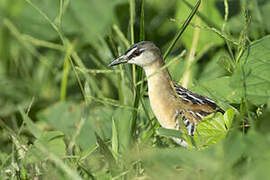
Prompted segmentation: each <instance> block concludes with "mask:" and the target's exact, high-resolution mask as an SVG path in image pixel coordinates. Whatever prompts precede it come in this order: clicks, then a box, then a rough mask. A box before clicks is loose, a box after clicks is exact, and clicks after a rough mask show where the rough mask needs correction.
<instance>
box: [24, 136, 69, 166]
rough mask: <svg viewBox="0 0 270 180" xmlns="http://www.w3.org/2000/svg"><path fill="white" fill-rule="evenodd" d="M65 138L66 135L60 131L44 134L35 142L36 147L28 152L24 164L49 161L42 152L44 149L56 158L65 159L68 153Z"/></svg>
mask: <svg viewBox="0 0 270 180" xmlns="http://www.w3.org/2000/svg"><path fill="white" fill-rule="evenodd" d="M63 137H64V134H63V133H62V132H60V131H48V132H43V133H42V135H41V136H40V138H38V139H37V140H36V141H35V142H34V145H33V146H32V147H31V148H30V149H29V150H28V151H27V153H26V157H25V162H24V163H26V164H28V163H36V162H40V161H44V160H47V158H48V157H47V155H46V154H44V153H43V152H42V151H41V150H40V149H44V148H46V150H47V151H48V152H50V153H53V154H54V155H56V156H59V157H63V156H64V155H65V152H66V145H65V143H64V140H63Z"/></svg>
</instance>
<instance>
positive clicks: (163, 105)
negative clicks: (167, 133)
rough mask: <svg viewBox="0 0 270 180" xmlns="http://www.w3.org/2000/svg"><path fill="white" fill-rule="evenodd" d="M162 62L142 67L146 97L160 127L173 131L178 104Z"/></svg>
mask: <svg viewBox="0 0 270 180" xmlns="http://www.w3.org/2000/svg"><path fill="white" fill-rule="evenodd" d="M163 66H164V63H163V61H161V60H160V61H156V62H154V63H152V64H151V65H148V66H146V67H144V70H145V73H146V76H147V81H148V95H149V100H150V104H151V107H152V110H153V112H154V114H155V115H156V117H157V119H158V121H159V123H160V124H161V126H162V127H165V128H169V129H175V128H176V124H175V118H174V117H175V116H176V114H177V112H178V109H179V108H178V106H179V102H178V101H177V99H176V98H175V94H174V90H173V87H172V80H171V77H170V74H169V72H168V69H167V68H162V67H163Z"/></svg>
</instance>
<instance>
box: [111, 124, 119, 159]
mask: <svg viewBox="0 0 270 180" xmlns="http://www.w3.org/2000/svg"><path fill="white" fill-rule="evenodd" d="M118 150H119V143H118V131H117V127H116V124H115V122H114V119H112V151H113V153H114V154H115V156H114V157H115V159H117V155H118Z"/></svg>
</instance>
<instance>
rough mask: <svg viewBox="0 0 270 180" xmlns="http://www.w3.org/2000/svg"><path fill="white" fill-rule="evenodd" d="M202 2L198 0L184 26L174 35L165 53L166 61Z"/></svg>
mask: <svg viewBox="0 0 270 180" xmlns="http://www.w3.org/2000/svg"><path fill="white" fill-rule="evenodd" d="M200 4H201V0H199V1H198V2H197V4H196V5H195V6H194V8H193V9H192V11H191V13H190V14H189V16H188V18H187V19H186V21H185V22H184V24H183V25H182V27H181V28H180V29H179V31H178V33H177V34H176V35H175V36H174V38H173V40H172V42H171V44H170V46H169V47H168V49H167V51H166V52H165V54H164V56H163V59H164V61H165V60H166V58H167V57H168V55H169V54H170V53H171V51H172V49H173V47H174V46H175V44H176V42H177V41H178V40H179V38H180V37H181V35H182V34H183V32H184V31H185V29H186V28H187V26H188V25H189V23H190V21H191V20H192V18H193V16H194V15H195V14H196V12H197V11H198V8H199V6H200Z"/></svg>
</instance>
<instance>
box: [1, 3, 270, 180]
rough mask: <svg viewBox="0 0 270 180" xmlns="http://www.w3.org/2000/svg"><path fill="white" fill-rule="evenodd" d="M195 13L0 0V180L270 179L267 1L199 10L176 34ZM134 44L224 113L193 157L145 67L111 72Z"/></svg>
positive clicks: (212, 119) (196, 142)
mask: <svg viewBox="0 0 270 180" xmlns="http://www.w3.org/2000/svg"><path fill="white" fill-rule="evenodd" d="M196 3H197V1H196V0H188V1H187V0H170V1H155V0H96V1H94V0H74V1H70V0H58V1H57V0H0V179H1V180H2V179H165V178H166V179H180V178H181V179H269V177H270V171H269V169H270V151H269V148H270V119H269V118H270V98H269V97H270V80H269V78H270V35H269V33H270V21H269V19H268V17H270V1H267V0H203V1H202V2H201V5H200V7H199V10H198V11H197V13H196V15H195V16H194V17H193V19H192V21H191V22H190V23H189V25H188V27H187V29H185V31H184V33H183V34H182V35H181V37H180V36H178V35H180V34H181V33H180V30H181V27H182V25H183V24H184V23H185V20H186V19H187V17H188V16H189V15H190V13H191V12H192V10H194V6H195V4H196ZM178 38H179V40H178V41H175V42H176V43H172V42H173V39H174V40H177V39H178ZM141 40H150V41H153V42H154V43H155V44H156V45H157V46H158V47H160V48H161V51H162V52H163V54H164V56H165V57H166V65H167V67H168V68H169V70H170V72H171V74H172V77H173V79H174V80H175V81H176V82H179V83H181V84H183V85H184V86H186V87H188V88H189V89H191V90H193V91H195V92H197V93H200V94H203V95H206V96H208V97H211V98H212V99H213V100H215V101H216V102H217V103H218V105H219V106H220V107H222V108H223V109H224V110H226V113H225V114H224V115H222V114H220V113H216V114H212V115H209V116H208V117H206V118H204V119H203V120H202V121H203V122H202V123H201V124H200V125H199V126H198V132H197V133H196V134H195V136H194V138H190V139H188V140H190V141H188V142H189V145H190V148H189V149H185V148H183V147H179V146H178V145H176V144H175V143H174V142H173V141H172V140H171V138H170V137H175V136H176V137H179V136H181V135H182V133H180V132H176V131H174V130H168V129H164V128H161V127H159V124H158V122H157V120H156V119H155V117H154V115H153V113H152V111H151V108H150V105H149V100H148V97H147V96H146V95H147V86H146V79H145V75H144V73H143V71H142V69H141V68H139V67H135V66H134V65H133V66H132V65H120V66H118V67H115V68H108V67H107V64H109V63H110V62H111V61H112V60H113V59H114V58H116V57H117V56H119V55H120V54H122V53H123V52H124V51H125V50H126V49H127V48H128V47H129V46H130V45H131V44H133V43H134V42H138V41H141ZM183 132H185V131H183ZM184 137H185V135H184ZM185 138H187V137H185Z"/></svg>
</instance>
